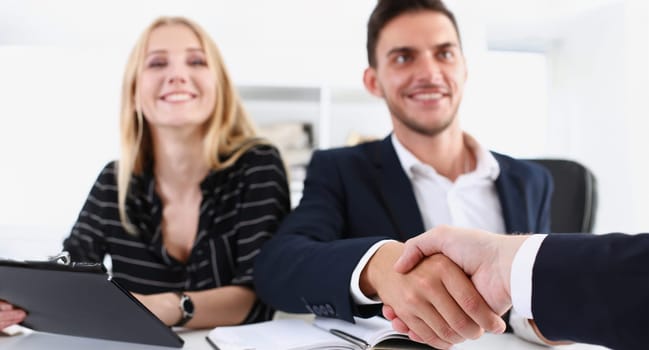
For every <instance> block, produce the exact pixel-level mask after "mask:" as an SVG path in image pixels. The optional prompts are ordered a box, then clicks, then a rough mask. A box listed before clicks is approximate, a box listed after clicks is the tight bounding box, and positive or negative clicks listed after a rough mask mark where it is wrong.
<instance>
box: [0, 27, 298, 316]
mask: <svg viewBox="0 0 649 350" xmlns="http://www.w3.org/2000/svg"><path fill="white" fill-rule="evenodd" d="M121 146H122V153H121V158H120V160H119V161H118V162H111V163H109V164H108V165H107V166H106V167H105V168H104V169H103V171H102V172H101V173H100V175H99V177H98V179H97V181H96V183H95V184H94V186H93V188H92V190H91V191H90V194H89V195H88V199H87V201H86V203H85V205H84V207H83V209H82V211H81V213H80V214H79V218H78V220H77V222H76V224H75V225H74V227H73V229H72V232H71V234H70V236H69V237H68V238H67V239H66V240H65V242H64V244H63V246H64V249H65V250H67V251H69V252H70V254H71V256H72V258H73V260H75V261H93V262H101V261H102V260H103V259H104V256H105V255H106V254H110V256H111V258H112V275H113V278H114V279H115V280H116V281H118V282H119V283H120V284H121V285H122V286H124V287H125V288H126V289H128V290H130V291H131V292H132V293H133V294H134V295H135V296H136V297H137V298H138V299H139V300H140V301H141V302H142V303H143V304H144V305H146V306H147V307H148V308H149V309H150V310H151V311H152V312H153V313H154V314H155V315H156V316H158V317H159V318H160V319H161V320H162V321H163V322H164V323H165V324H167V325H169V326H174V325H175V326H185V327H189V328H206V327H214V326H218V325H233V324H240V323H249V322H257V321H262V320H267V319H270V318H271V317H272V310H271V309H270V308H269V307H268V306H266V305H264V304H263V303H262V302H261V301H260V300H259V299H258V298H257V296H256V294H255V291H254V289H253V281H252V276H253V259H254V258H255V256H256V255H257V253H258V252H259V249H260V247H261V245H262V244H263V243H264V242H265V241H266V240H267V239H268V238H269V237H270V236H271V235H272V234H273V233H274V232H275V230H276V229H277V226H278V224H279V223H280V221H281V219H282V218H283V217H284V215H285V214H287V213H288V211H289V210H290V204H289V193H288V184H287V180H286V174H285V170H284V167H283V163H282V161H281V159H280V156H279V154H278V152H277V150H276V149H275V148H274V147H272V146H270V145H268V144H267V143H264V142H262V141H261V140H260V139H258V138H256V137H255V132H254V130H253V126H252V124H251V122H250V120H249V118H248V116H247V115H246V113H245V111H244V110H243V108H242V105H241V101H240V100H239V98H238V96H237V93H236V90H235V88H234V87H233V86H232V82H231V81H230V78H229V76H228V74H227V72H226V70H225V67H224V65H223V60H222V58H221V55H220V53H219V51H218V49H217V47H216V45H215V43H214V42H213V41H212V39H210V37H209V36H208V35H207V34H206V32H205V31H204V30H202V29H201V28H200V27H199V26H198V25H196V24H195V23H193V22H192V21H190V20H188V19H185V18H159V19H157V20H156V21H154V22H153V23H152V24H151V25H150V26H149V27H148V28H147V29H146V30H145V31H144V33H143V34H142V35H141V37H140V39H139V40H138V42H137V44H136V46H135V48H134V50H133V52H132V54H131V56H130V58H129V61H128V64H127V66H126V72H125V75H124V83H123V91H122V109H121ZM2 308H4V309H7V310H9V309H11V306H10V305H8V304H4V303H0V309H2ZM20 313H21V310H10V311H6V312H0V323H2V322H3V318H2V315H1V314H4V315H5V316H6V315H10V317H9V316H8V317H5V320H6V319H9V321H7V322H4V324H0V326H6V325H8V324H11V323H12V322H13V323H15V322H20V321H21V320H22V317H24V316H23V315H22V314H20Z"/></svg>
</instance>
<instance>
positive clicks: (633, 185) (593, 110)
mask: <svg viewBox="0 0 649 350" xmlns="http://www.w3.org/2000/svg"><path fill="white" fill-rule="evenodd" d="M643 3H645V6H639V7H638V6H634V5H633V4H632V2H631V1H629V2H627V3H626V4H614V5H611V6H607V7H604V8H601V9H597V10H593V11H591V12H589V13H588V14H586V15H584V16H582V17H580V18H579V19H578V20H576V21H574V23H573V29H572V31H571V32H569V33H566V35H565V36H563V37H562V38H561V39H560V40H558V41H557V42H556V43H555V46H554V47H553V48H552V49H551V51H550V53H549V57H550V64H551V66H552V69H551V73H552V76H551V81H552V85H551V97H550V109H551V114H550V119H549V130H550V131H549V132H550V135H551V137H550V141H551V142H550V143H549V144H548V154H550V155H556V156H564V157H569V158H573V159H576V160H579V161H581V162H582V163H584V164H585V165H587V166H588V167H590V168H591V169H592V170H593V171H594V173H595V175H596V177H597V181H598V186H599V187H598V189H599V208H598V214H597V223H596V231H598V232H611V231H622V232H638V231H642V230H644V231H645V232H646V231H647V229H648V228H649V222H648V221H647V215H646V213H648V212H649V206H647V200H648V199H649V191H648V190H647V183H648V180H647V179H649V174H648V173H647V172H648V165H649V161H648V160H647V155H648V150H649V143H648V141H647V140H648V139H647V137H646V135H647V134H649V127H648V125H647V120H648V118H649V108H648V106H647V99H648V97H649V83H648V82H649V80H648V76H649V75H648V74H647V72H648V69H649V57H648V56H647V47H649V45H648V44H649V30H647V26H646V23H647V20H648V19H649V11H647V7H646V2H643ZM635 4H639V2H637V3H635ZM625 5H626V6H625ZM630 6H633V7H630Z"/></svg>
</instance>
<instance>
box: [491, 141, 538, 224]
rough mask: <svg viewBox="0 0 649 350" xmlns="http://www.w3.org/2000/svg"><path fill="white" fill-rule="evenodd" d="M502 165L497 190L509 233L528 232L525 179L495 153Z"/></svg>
mask: <svg viewBox="0 0 649 350" xmlns="http://www.w3.org/2000/svg"><path fill="white" fill-rule="evenodd" d="M493 154H494V157H496V160H497V161H498V164H499V165H500V175H499V176H498V179H496V190H497V191H498V198H499V199H500V205H501V206H502V210H503V218H504V220H505V229H506V230H507V233H515V232H520V233H527V232H528V231H529V230H530V225H529V222H528V216H529V215H528V214H527V198H526V196H525V188H524V187H523V179H521V178H520V176H519V174H516V173H515V172H513V171H512V170H511V168H510V166H509V163H507V161H506V159H504V158H502V157H500V156H499V155H498V154H496V153H493Z"/></svg>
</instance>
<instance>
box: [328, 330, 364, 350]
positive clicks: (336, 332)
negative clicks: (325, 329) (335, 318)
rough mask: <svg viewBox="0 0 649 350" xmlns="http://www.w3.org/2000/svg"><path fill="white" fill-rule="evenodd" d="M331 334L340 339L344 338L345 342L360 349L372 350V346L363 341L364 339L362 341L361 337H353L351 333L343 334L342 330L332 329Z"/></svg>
mask: <svg viewBox="0 0 649 350" xmlns="http://www.w3.org/2000/svg"><path fill="white" fill-rule="evenodd" d="M329 333H331V334H333V335H335V336H337V337H339V338H343V339H344V340H346V341H348V342H350V343H352V344H354V345H356V346H358V347H360V348H361V349H369V348H370V344H368V343H367V342H366V341H365V340H363V339H361V338H359V337H356V336H353V335H351V334H349V333H346V332H343V331H341V330H340V329H335V328H332V329H330V330H329Z"/></svg>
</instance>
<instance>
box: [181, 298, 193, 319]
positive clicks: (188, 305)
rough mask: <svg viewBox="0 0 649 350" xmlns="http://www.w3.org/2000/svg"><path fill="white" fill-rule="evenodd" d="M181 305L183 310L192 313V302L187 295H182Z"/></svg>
mask: <svg viewBox="0 0 649 350" xmlns="http://www.w3.org/2000/svg"><path fill="white" fill-rule="evenodd" d="M182 305H183V310H185V312H186V313H188V314H190V315H192V314H193V313H194V303H192V300H191V299H189V297H188V296H186V295H183V298H182Z"/></svg>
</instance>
